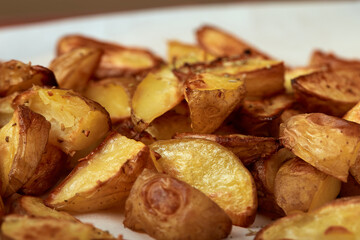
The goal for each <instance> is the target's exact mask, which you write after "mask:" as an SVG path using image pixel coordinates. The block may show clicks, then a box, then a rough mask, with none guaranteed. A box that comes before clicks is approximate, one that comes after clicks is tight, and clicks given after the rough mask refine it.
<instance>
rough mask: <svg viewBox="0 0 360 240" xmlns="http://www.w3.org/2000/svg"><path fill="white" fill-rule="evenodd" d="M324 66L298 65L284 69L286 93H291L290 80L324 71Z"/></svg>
mask: <svg viewBox="0 0 360 240" xmlns="http://www.w3.org/2000/svg"><path fill="white" fill-rule="evenodd" d="M325 69H326V67H319V66H313V67H298V68H293V69H286V70H285V83H284V84H285V89H286V93H293V92H294V91H293V89H292V85H291V81H292V80H293V79H295V78H297V77H300V76H305V75H308V74H311V73H313V72H319V71H324V70H325Z"/></svg>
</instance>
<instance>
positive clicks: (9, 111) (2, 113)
mask: <svg viewBox="0 0 360 240" xmlns="http://www.w3.org/2000/svg"><path fill="white" fill-rule="evenodd" d="M17 95H18V93H17V92H15V93H13V94H10V95H8V96H6V97H2V98H0V128H2V127H3V126H5V125H6V124H7V123H8V122H9V121H10V120H11V118H12V116H13V114H14V109H13V108H12V102H13V100H14V99H15V97H16V96H17Z"/></svg>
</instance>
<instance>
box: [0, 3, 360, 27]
mask: <svg viewBox="0 0 360 240" xmlns="http://www.w3.org/2000/svg"><path fill="white" fill-rule="evenodd" d="M325 1H328V0H317V1H314V0H312V2H325ZM334 1H336V0H332V1H331V2H334ZM338 1H339V0H338ZM350 1H351V0H350ZM353 1H357V0H353ZM234 2H246V3H250V4H257V3H264V2H265V3H269V2H310V1H306V0H302V1H296V0H288V1H286V0H278V1H273V0H255V1H254V0H253V1H250V0H222V1H220V0H151V1H146V0H131V1H126V0H101V1H98V0H50V1H49V0H12V1H10V0H3V1H2V2H1V7H0V26H6V25H14V24H23V23H32V22H39V21H46V20H52V19H61V18H67V17H73V16H84V15H90V14H98V13H110V12H122V11H134V10H139V9H149V8H161V7H170V6H172V7H173V6H184V5H201V4H214V3H217V4H218V3H224V4H227V3H234ZM339 2H340V1H339ZM359 14H360V13H359Z"/></svg>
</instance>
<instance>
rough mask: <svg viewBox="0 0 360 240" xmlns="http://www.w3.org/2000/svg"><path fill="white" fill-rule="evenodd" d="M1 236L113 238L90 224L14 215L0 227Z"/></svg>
mask: <svg viewBox="0 0 360 240" xmlns="http://www.w3.org/2000/svg"><path fill="white" fill-rule="evenodd" d="M1 236H2V238H4V239H10V240H15V239H20V240H25V239H39V240H46V239H54V240H63V239H74V240H75V239H76V240H89V239H94V240H95V239H99V240H100V239H101V240H106V239H108V240H110V239H114V240H115V238H114V237H113V236H112V235H111V234H109V233H107V232H104V231H101V230H99V229H96V228H95V227H94V226H93V225H91V224H85V223H81V222H74V221H71V220H65V219H56V218H47V217H29V216H20V215H16V214H11V215H8V216H6V217H5V218H4V222H3V223H2V225H1Z"/></svg>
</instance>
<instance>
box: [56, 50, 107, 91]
mask: <svg viewBox="0 0 360 240" xmlns="http://www.w3.org/2000/svg"><path fill="white" fill-rule="evenodd" d="M101 54H102V52H101V50H100V49H97V48H86V47H83V48H77V49H74V50H72V51H70V52H67V53H65V54H63V55H61V56H58V57H57V58H55V59H54V60H53V61H52V62H51V63H50V66H49V68H50V69H51V70H53V71H54V74H55V76H56V79H57V81H58V83H59V87H61V88H66V89H73V90H74V91H77V92H80V93H81V92H82V91H83V90H84V89H85V87H86V85H87V83H88V81H89V80H90V78H91V76H92V75H93V73H94V72H95V70H96V68H97V66H98V64H99V61H100V59H101Z"/></svg>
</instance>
